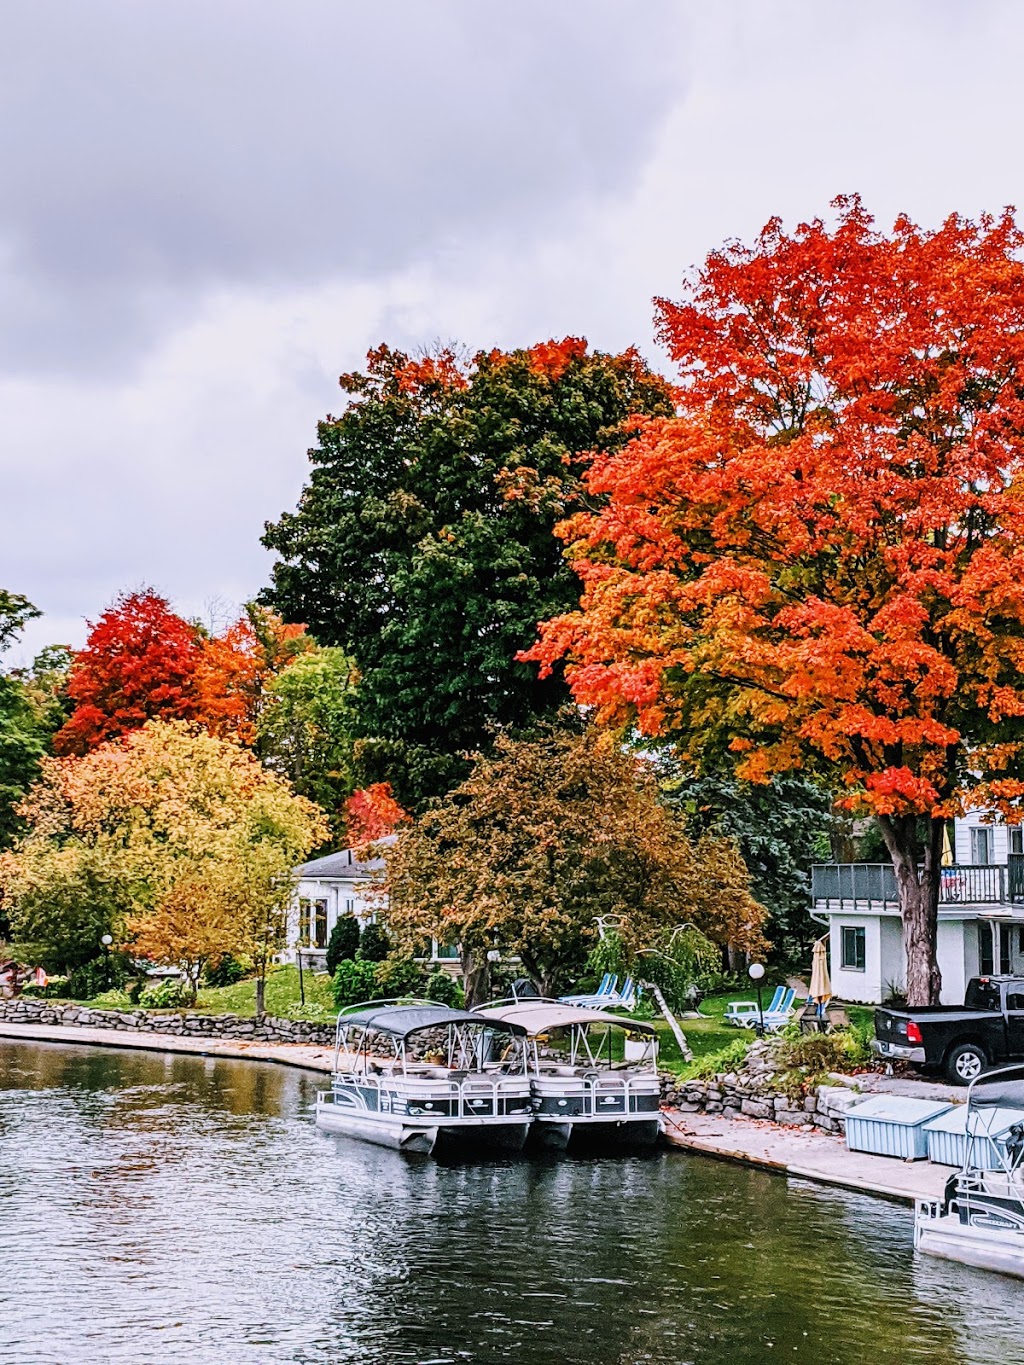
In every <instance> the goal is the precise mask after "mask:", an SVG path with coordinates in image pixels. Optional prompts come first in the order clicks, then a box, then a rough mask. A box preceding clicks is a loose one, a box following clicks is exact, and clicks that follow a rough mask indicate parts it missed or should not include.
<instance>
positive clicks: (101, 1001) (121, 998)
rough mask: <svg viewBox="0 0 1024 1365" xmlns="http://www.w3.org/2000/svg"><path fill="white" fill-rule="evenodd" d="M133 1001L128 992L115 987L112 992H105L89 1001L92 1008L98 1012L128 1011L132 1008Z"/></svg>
mask: <svg viewBox="0 0 1024 1365" xmlns="http://www.w3.org/2000/svg"><path fill="white" fill-rule="evenodd" d="M132 1003H133V1002H132V999H131V996H130V995H129V994H128V992H127V991H123V990H121V988H120V987H119V986H115V987H114V989H113V990H112V991H104V992H103V993H102V994H101V995H94V996H93V998H92V999H91V1000H90V1001H89V1004H90V1006H91V1007H92V1008H93V1009H96V1010H127V1009H131V1007H132Z"/></svg>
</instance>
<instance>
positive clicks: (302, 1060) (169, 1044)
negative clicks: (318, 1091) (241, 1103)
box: [0, 1022, 334, 1075]
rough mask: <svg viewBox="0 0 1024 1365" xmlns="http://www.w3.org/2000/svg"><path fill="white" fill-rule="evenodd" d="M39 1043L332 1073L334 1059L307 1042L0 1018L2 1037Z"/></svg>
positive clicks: (328, 1053)
mask: <svg viewBox="0 0 1024 1365" xmlns="http://www.w3.org/2000/svg"><path fill="white" fill-rule="evenodd" d="M2 1038H16V1039H21V1040H23V1041H29V1042H36V1043H88V1044H89V1045H90V1046H92V1047H130V1048H141V1049H143V1050H144V1051H146V1052H187V1053H191V1054H193V1055H195V1056H200V1057H234V1058H240V1059H242V1060H244V1061H247V1062H252V1061H257V1062H279V1063H281V1064H282V1065H284V1066H297V1067H300V1068H302V1070H304V1071H320V1072H324V1073H326V1074H328V1075H329V1074H330V1071H331V1064H332V1062H333V1060H334V1054H333V1050H332V1049H331V1048H329V1047H315V1046H312V1045H310V1044H308V1043H257V1042H252V1043H248V1042H245V1041H243V1040H241V1039H237V1038H233V1039H230V1040H229V1039H226V1038H196V1037H192V1038H181V1037H178V1036H176V1035H173V1034H163V1033H142V1032H138V1031H136V1030H133V1029H124V1030H121V1029H109V1028H84V1027H79V1026H77V1025H71V1024H9V1023H3V1022H0V1039H2Z"/></svg>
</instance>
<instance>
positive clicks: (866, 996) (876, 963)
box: [829, 914, 898, 1005]
mask: <svg viewBox="0 0 1024 1365" xmlns="http://www.w3.org/2000/svg"><path fill="white" fill-rule="evenodd" d="M830 921H831V922H830V926H829V962H830V965H831V976H832V990H833V991H834V992H835V994H836V995H837V996H838V997H839V998H840V999H841V1000H853V1001H856V1002H858V1003H863V1004H866V1005H871V1004H875V1003H877V1002H878V1001H879V1000H881V998H882V960H881V931H880V927H879V917H878V916H877V915H839V914H836V915H832V916H830ZM897 924H898V921H897ZM844 926H848V927H851V928H862V929H863V930H864V970H863V971H862V972H859V971H852V970H849V969H844V967H843V965H842V962H843V934H842V930H843V928H844Z"/></svg>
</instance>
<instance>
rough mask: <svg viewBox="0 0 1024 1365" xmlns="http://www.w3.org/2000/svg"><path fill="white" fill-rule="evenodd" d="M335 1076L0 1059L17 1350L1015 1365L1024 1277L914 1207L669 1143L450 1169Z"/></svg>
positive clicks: (181, 1064) (122, 1358)
mask: <svg viewBox="0 0 1024 1365" xmlns="http://www.w3.org/2000/svg"><path fill="white" fill-rule="evenodd" d="M316 1085H317V1080H316V1078H315V1077H312V1076H305V1075H304V1074H302V1073H299V1072H289V1071H285V1070H283V1069H278V1068H275V1067H270V1066H260V1065H259V1064H257V1063H245V1062H228V1061H214V1060H210V1059H203V1058H190V1057H166V1058H164V1057H161V1056H159V1055H158V1054H150V1053H131V1052H112V1051H104V1050H101V1049H84V1048H61V1047H57V1046H50V1045H46V1044H39V1045H34V1044H23V1043H12V1044H6V1043H0V1361H2V1362H5V1365H6V1362H12V1363H13V1362H16V1363H17V1365H37V1363H40V1362H46V1363H47V1365H50V1362H59V1365H79V1362H88V1363H89V1365H92V1362H97V1365H100V1363H103V1362H115V1363H116V1365H121V1363H122V1362H131V1365H142V1363H144V1362H150V1361H153V1362H157V1361H159V1362H161V1363H163V1362H177V1361H182V1362H184V1361H188V1362H190V1363H191V1365H195V1363H196V1362H201V1363H203V1365H205V1362H211V1365H212V1363H214V1362H216V1363H217V1365H233V1363H234V1362H245V1365H254V1363H257V1365H263V1362H268V1363H269V1362H317V1363H318V1365H320V1363H323V1365H328V1363H329V1365H349V1362H351V1363H352V1365H404V1363H405V1362H410V1363H412V1362H419V1363H421V1365H424V1363H425V1362H431V1365H441V1363H442V1362H444V1365H448V1363H449V1362H451V1365H461V1363H462V1362H481V1363H482V1365H491V1362H495V1363H497V1362H505V1361H514V1362H518V1363H520V1365H576V1363H577V1362H578V1363H579V1365H584V1362H585V1363H586V1365H634V1362H657V1363H658V1365H686V1363H687V1362H689V1363H692V1365H736V1363H737V1362H747V1361H750V1362H754V1361H756V1362H758V1363H759V1365H768V1363H770V1362H772V1361H799V1362H801V1365H864V1362H872V1363H873V1365H906V1362H912V1361H934V1362H940V1363H941V1365H1008V1363H1009V1362H1017V1361H1022V1360H1024V1285H1018V1284H1016V1283H1014V1282H1012V1281H1004V1280H1001V1279H999V1278H998V1277H993V1276H985V1275H982V1274H981V1273H980V1272H976V1271H970V1270H966V1269H961V1268H959V1267H955V1266H944V1265H943V1264H942V1263H941V1262H935V1261H926V1260H921V1259H915V1256H914V1253H913V1250H912V1247H911V1233H910V1214H909V1211H908V1210H907V1209H905V1208H903V1207H901V1206H897V1205H891V1204H886V1203H883V1202H880V1201H876V1200H871V1199H867V1198H862V1197H859V1196H856V1195H848V1194H843V1193H838V1192H834V1191H827V1190H824V1189H821V1188H817V1187H814V1186H811V1185H808V1184H803V1183H800V1182H793V1181H787V1180H785V1179H782V1178H780V1177H777V1176H770V1175H766V1174H762V1173H758V1172H754V1171H748V1170H744V1169H742V1168H739V1167H732V1166H728V1165H725V1164H721V1163H717V1162H712V1161H707V1160H704V1159H701V1158H697V1157H687V1156H683V1155H681V1154H678V1153H664V1154H660V1155H656V1156H652V1157H648V1158H639V1157H638V1158H634V1159H627V1160H604V1159H596V1160H595V1159H590V1160H565V1159H562V1160H552V1161H526V1160H516V1161H499V1162H492V1163H489V1164H473V1165H466V1164H463V1165H439V1164H437V1163H435V1162H433V1161H430V1160H413V1159H409V1158H405V1157H402V1156H400V1155H399V1154H398V1153H394V1152H389V1151H385V1150H383V1149H378V1148H375V1147H371V1146H366V1145H363V1144H359V1143H355V1142H351V1141H348V1140H346V1139H343V1138H336V1137H328V1136H326V1135H324V1134H322V1133H320V1132H318V1130H317V1129H316V1128H315V1127H314V1125H313V1121H312V1117H311V1106H312V1102H313V1099H314V1095H315V1090H316Z"/></svg>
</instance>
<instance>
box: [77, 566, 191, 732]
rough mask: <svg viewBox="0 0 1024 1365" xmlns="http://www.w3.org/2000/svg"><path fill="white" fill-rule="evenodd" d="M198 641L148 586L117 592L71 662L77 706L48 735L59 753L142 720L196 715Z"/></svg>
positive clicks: (180, 619) (133, 726)
mask: <svg viewBox="0 0 1024 1365" xmlns="http://www.w3.org/2000/svg"><path fill="white" fill-rule="evenodd" d="M201 652H202V645H201V642H200V639H199V636H198V633H197V631H196V629H195V627H194V626H193V625H191V624H190V623H189V622H188V621H185V620H183V619H182V618H181V617H180V616H178V615H177V614H176V613H175V612H173V611H172V610H171V608H170V606H169V605H168V603H167V601H166V599H165V598H163V597H161V596H160V595H159V594H158V593H156V592H154V591H153V590H152V589H150V588H146V589H143V590H142V591H139V592H131V593H122V594H121V595H120V596H119V597H118V598H117V600H116V601H115V602H114V604H113V605H112V606H110V607H108V608H107V610H106V611H105V612H103V614H102V615H101V616H100V618H99V620H98V621H96V622H90V623H89V635H88V638H87V640H86V644H85V648H84V649H80V650H79V651H78V652H77V653H76V655H75V657H74V661H73V663H72V667H71V675H70V678H69V680H68V696H69V697H70V699H71V700H72V701H73V702H74V703H75V709H74V710H73V711H72V713H71V716H70V717H69V719H68V720H67V721H66V723H65V724H64V726H63V727H62V729H60V730H59V731H58V732H57V734H56V736H55V737H54V749H55V751H56V752H57V753H58V754H84V753H87V752H88V751H89V750H90V749H94V748H96V746H97V745H99V744H103V743H104V742H105V741H106V740H109V739H113V738H115V737H116V736H118V735H122V734H125V733H127V732H128V731H129V730H135V729H138V727H139V726H141V725H145V723H146V721H147V720H151V719H153V718H154V717H160V718H161V719H164V720H195V719H197V718H198V706H197V698H196V692H195V674H196V668H197V666H198V664H199V659H200V655H201Z"/></svg>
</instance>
